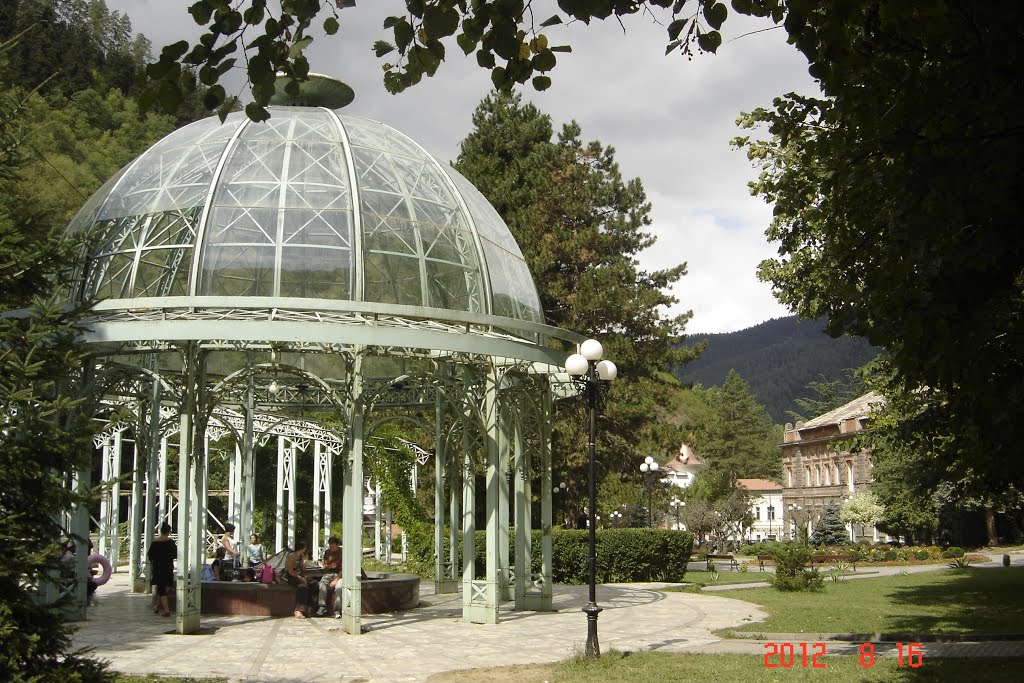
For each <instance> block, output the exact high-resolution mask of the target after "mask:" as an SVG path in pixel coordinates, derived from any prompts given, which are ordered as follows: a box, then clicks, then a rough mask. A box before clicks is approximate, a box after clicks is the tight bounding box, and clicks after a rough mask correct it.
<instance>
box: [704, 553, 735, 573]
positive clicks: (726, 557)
mask: <svg viewBox="0 0 1024 683" xmlns="http://www.w3.org/2000/svg"><path fill="white" fill-rule="evenodd" d="M717 560H722V561H724V562H728V563H729V568H730V569H732V570H733V571H738V570H739V568H740V563H739V562H737V561H736V556H735V555H732V554H729V555H705V556H704V561H705V562H707V565H708V571H711V565H712V563H714V562H715V561H717Z"/></svg>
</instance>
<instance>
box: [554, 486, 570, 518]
mask: <svg viewBox="0 0 1024 683" xmlns="http://www.w3.org/2000/svg"><path fill="white" fill-rule="evenodd" d="M566 488H568V486H566V485H565V482H564V481H562V482H561V483H559V484H558V485H557V486H554V487H553V488H552V489H551V493H552V494H554V495H555V496H554V500H555V505H556V506H557V505H558V498H561V499H562V522H563V523H564V521H565V496H564V494H565V489H566ZM559 494H561V496H559Z"/></svg>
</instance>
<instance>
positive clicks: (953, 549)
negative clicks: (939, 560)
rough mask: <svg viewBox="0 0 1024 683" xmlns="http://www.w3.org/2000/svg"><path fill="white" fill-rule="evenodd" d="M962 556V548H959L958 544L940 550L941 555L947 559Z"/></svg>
mask: <svg viewBox="0 0 1024 683" xmlns="http://www.w3.org/2000/svg"><path fill="white" fill-rule="evenodd" d="M963 556H964V549H963V548H960V547H958V546H955V545H951V546H949V547H948V548H946V549H945V550H944V551H942V557H944V558H945V559H947V560H948V559H951V558H954V557H963Z"/></svg>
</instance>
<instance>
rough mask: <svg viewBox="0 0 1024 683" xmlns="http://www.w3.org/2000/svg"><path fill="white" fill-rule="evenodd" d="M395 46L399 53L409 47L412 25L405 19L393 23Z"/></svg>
mask: <svg viewBox="0 0 1024 683" xmlns="http://www.w3.org/2000/svg"><path fill="white" fill-rule="evenodd" d="M394 28H395V45H396V46H398V51H399V52H405V49H406V48H407V47H409V43H411V42H412V36H413V33H412V24H410V23H409V22H408V21H406V20H405V19H399V20H398V21H396V22H395V25H394Z"/></svg>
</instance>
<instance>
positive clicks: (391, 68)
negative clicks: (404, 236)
mask: <svg viewBox="0 0 1024 683" xmlns="http://www.w3.org/2000/svg"><path fill="white" fill-rule="evenodd" d="M355 4H356V3H355V2H354V0H336V1H335V2H330V3H321V2H318V1H317V0H287V1H286V2H282V3H281V4H280V7H279V8H278V7H276V6H275V5H274V4H272V3H268V2H267V1H266V0H246V1H243V2H239V3H234V4H232V3H228V2H226V0H198V2H195V3H193V4H192V5H191V6H190V7H189V9H188V12H189V14H191V15H192V18H193V19H194V20H195V23H196V24H198V25H200V26H203V27H204V33H203V34H202V35H201V36H200V37H199V40H198V42H197V43H196V44H194V45H193V44H190V43H189V42H188V41H185V40H181V41H178V42H176V43H173V44H171V45H168V46H166V47H164V48H163V50H162V51H161V53H160V58H159V60H158V61H156V62H155V63H154V64H152V65H150V66H149V67H148V68H147V74H148V76H149V77H150V79H151V82H150V88H149V90H148V92H147V98H148V99H149V100H150V101H159V102H160V103H161V104H163V105H164V106H166V107H168V108H169V109H171V110H173V109H174V108H175V107H176V106H177V103H178V102H180V101H181V100H182V99H183V98H186V97H187V96H188V95H189V93H191V92H193V91H194V90H195V89H196V88H197V86H199V85H205V86H208V87H209V92H208V93H207V99H206V105H207V107H208V108H209V109H211V110H213V109H218V108H220V114H221V116H222V117H223V116H226V115H227V111H228V110H227V109H226V108H225V105H224V103H225V93H224V88H223V87H222V86H220V84H219V80H220V79H221V77H222V76H223V75H224V74H225V73H226V72H227V71H228V70H229V69H231V68H232V67H234V66H235V65H236V64H242V63H244V64H245V68H246V78H247V80H248V83H249V86H250V88H251V92H252V96H253V100H254V101H253V102H252V103H250V104H249V105H248V106H247V107H246V113H247V114H248V115H249V116H250V118H252V119H253V120H264V119H266V118H268V117H269V113H268V112H267V110H266V105H267V104H268V103H269V102H270V98H271V96H272V95H273V94H274V90H275V81H276V78H277V74H282V75H283V76H285V77H286V78H287V80H288V85H287V87H286V90H287V91H288V92H293V93H297V92H298V87H299V86H298V84H299V82H301V81H303V80H305V79H306V78H307V77H308V75H309V62H308V60H307V59H306V57H305V55H304V52H305V50H306V48H308V47H309V45H310V44H311V43H312V42H313V40H314V36H315V35H317V34H318V33H319V32H320V31H321V30H322V32H323V33H326V34H327V35H334V34H336V33H338V31H339V30H340V29H341V28H342V27H343V24H342V23H341V22H342V21H343V19H344V17H345V16H346V15H345V13H344V12H343V10H345V11H348V12H351V11H354V10H352V9H351V8H352V7H354V6H355ZM558 5H559V10H560V12H559V13H557V14H554V15H552V16H551V17H548V18H541V17H537V16H535V15H534V13H533V5H532V3H530V2H525V1H524V0H474V1H473V2H467V0H406V2H405V9H406V13H405V14H403V15H394V16H389V17H387V18H386V19H385V20H384V25H383V29H384V31H383V33H384V35H385V36H386V37H387V38H388V39H386V40H385V39H383V38H382V39H377V40H376V41H375V42H374V43H373V50H374V52H375V53H376V55H377V57H378V58H381V59H382V60H383V64H382V66H383V69H384V86H385V87H386V88H387V90H388V91H389V92H392V93H398V92H401V91H403V90H405V89H406V88H408V87H410V86H412V85H415V84H416V83H419V82H420V81H421V80H422V79H423V77H424V76H433V75H434V74H435V73H436V72H437V69H438V68H439V67H440V65H441V62H443V61H444V60H445V58H446V56H447V50H448V49H449V48H450V47H452V38H453V37H454V42H455V44H456V45H457V46H458V48H459V49H460V50H461V52H462V53H463V54H464V55H470V54H474V55H475V58H476V62H477V64H479V65H480V66H481V67H482V68H484V69H488V70H489V71H490V72H491V81H492V82H493V83H494V85H495V87H497V88H499V89H502V90H509V89H510V88H511V87H512V86H514V85H515V84H523V83H526V82H527V81H530V83H531V85H532V86H533V87H534V88H535V89H536V90H546V89H547V88H548V87H550V86H551V77H550V76H548V75H547V74H549V73H550V72H551V71H552V70H553V69H554V68H555V66H556V65H557V63H558V57H557V54H558V53H565V52H571V51H572V48H571V46H569V45H552V44H551V43H550V40H549V38H548V36H547V35H546V34H545V33H544V32H543V30H544V29H545V28H547V27H549V26H554V25H556V24H562V23H567V22H571V21H581V22H583V23H588V24H589V23H590V21H591V20H592V19H607V18H610V17H616V18H619V17H623V16H629V15H633V14H637V13H640V12H643V13H645V14H647V15H649V16H650V17H651V18H652V19H653V20H659V21H663V22H664V23H665V25H666V33H667V38H668V45H667V46H666V50H665V52H666V54H668V53H669V52H673V51H678V52H680V53H682V54H684V55H687V56H690V55H692V54H693V53H694V52H697V51H701V52H714V51H716V50H717V49H718V47H719V45H721V43H722V36H721V34H720V33H719V31H718V29H720V28H721V26H722V24H723V23H724V22H725V20H726V17H727V16H728V9H727V8H726V6H725V4H724V3H722V2H718V1H717V0H694V1H693V2H692V3H688V2H686V0H648V1H647V2H637V1H636V0H574V1H572V2H559V3H558ZM757 11H761V10H757ZM765 11H766V12H767V10H765ZM773 13H774V15H775V16H776V17H778V18H777V19H776V21H778V20H779V19H780V18H781V16H782V11H781V8H778V7H777V8H775V10H774V11H773ZM761 16H767V13H765V14H761Z"/></svg>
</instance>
